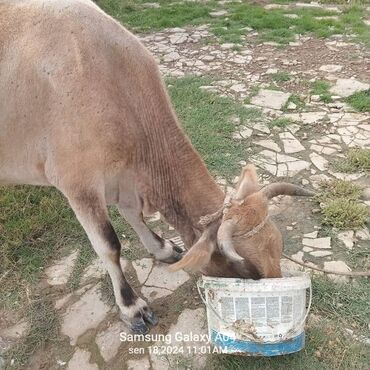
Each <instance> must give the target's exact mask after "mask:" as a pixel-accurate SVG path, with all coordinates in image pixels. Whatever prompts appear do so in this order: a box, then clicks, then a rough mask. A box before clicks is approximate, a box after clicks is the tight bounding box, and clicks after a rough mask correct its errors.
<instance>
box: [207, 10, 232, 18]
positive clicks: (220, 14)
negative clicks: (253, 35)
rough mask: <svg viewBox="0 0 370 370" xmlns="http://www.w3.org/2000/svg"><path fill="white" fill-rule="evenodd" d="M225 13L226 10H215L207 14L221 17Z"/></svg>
mask: <svg viewBox="0 0 370 370" xmlns="http://www.w3.org/2000/svg"><path fill="white" fill-rule="evenodd" d="M226 14H228V12H227V11H226V10H218V11H216V12H210V13H209V15H210V16H211V17H212V18H217V17H222V16H223V15H226Z"/></svg>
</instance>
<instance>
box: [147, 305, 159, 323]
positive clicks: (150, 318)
mask: <svg viewBox="0 0 370 370" xmlns="http://www.w3.org/2000/svg"><path fill="white" fill-rule="evenodd" d="M143 317H144V320H145V321H146V322H147V323H149V324H150V325H153V326H154V325H157V324H158V317H157V315H156V314H155V313H154V312H153V311H152V310H151V309H150V308H148V307H146V308H145V309H144V311H143Z"/></svg>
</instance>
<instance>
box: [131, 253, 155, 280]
mask: <svg viewBox="0 0 370 370" xmlns="http://www.w3.org/2000/svg"><path fill="white" fill-rule="evenodd" d="M132 266H133V268H134V269H135V271H136V275H137V278H138V280H139V282H140V284H144V283H145V281H146V279H147V278H148V276H149V274H150V271H152V267H153V259H151V258H143V259H141V260H136V261H133V262H132Z"/></svg>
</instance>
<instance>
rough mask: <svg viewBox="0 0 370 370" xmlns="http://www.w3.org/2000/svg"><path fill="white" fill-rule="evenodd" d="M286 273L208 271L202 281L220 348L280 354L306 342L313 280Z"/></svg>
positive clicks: (249, 353) (212, 333)
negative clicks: (252, 276)
mask: <svg viewBox="0 0 370 370" xmlns="http://www.w3.org/2000/svg"><path fill="white" fill-rule="evenodd" d="M283 275H284V277H283V278H278V279H261V280H249V279H234V278H215V277H208V276H203V277H202V278H201V279H200V280H199V281H198V284H197V285H198V291H199V294H200V296H201V297H202V299H203V302H204V303H205V305H206V307H207V320H208V334H209V338H210V341H211V343H212V344H213V345H214V346H215V347H217V349H219V350H220V352H222V353H231V354H232V353H234V354H242V355H246V356H278V355H285V354H288V353H294V352H298V351H300V350H301V349H302V348H303V347H304V344H305V332H304V325H305V322H306V318H307V315H308V312H309V310H310V306H311V298H312V290H311V280H310V277H309V276H308V275H306V274H304V273H301V272H294V274H293V273H291V272H289V273H288V272H287V273H283ZM307 289H308V290H309V298H308V304H307V306H306V301H307V299H306V295H307Z"/></svg>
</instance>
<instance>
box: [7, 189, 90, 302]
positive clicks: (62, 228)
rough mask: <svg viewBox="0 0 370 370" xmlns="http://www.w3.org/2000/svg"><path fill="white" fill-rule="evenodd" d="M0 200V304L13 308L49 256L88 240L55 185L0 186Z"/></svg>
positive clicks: (38, 274)
mask: <svg viewBox="0 0 370 370" xmlns="http://www.w3.org/2000/svg"><path fill="white" fill-rule="evenodd" d="M0 204H1V207H0V249H1V253H0V276H2V275H3V274H4V273H5V272H6V271H8V270H10V271H11V274H8V275H7V276H6V277H5V278H4V279H3V280H2V289H1V291H0V308H16V307H18V306H19V305H22V304H23V302H22V300H23V297H24V296H25V292H26V290H29V291H32V287H33V286H34V285H35V284H36V283H37V281H38V280H39V278H40V275H41V273H42V271H43V269H44V267H45V266H46V265H47V264H48V263H49V261H50V260H51V259H52V258H56V257H58V256H61V254H62V253H66V252H68V251H69V250H70V249H71V246H75V245H76V244H84V245H88V240H87V237H86V236H85V233H84V231H83V229H82V227H81V226H80V225H79V223H78V221H77V219H76V218H75V216H74V214H73V211H72V210H71V208H70V207H69V205H68V202H67V200H66V199H65V198H64V197H63V195H62V194H61V193H60V192H58V191H57V190H56V189H52V188H45V187H31V186H17V187H0Z"/></svg>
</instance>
